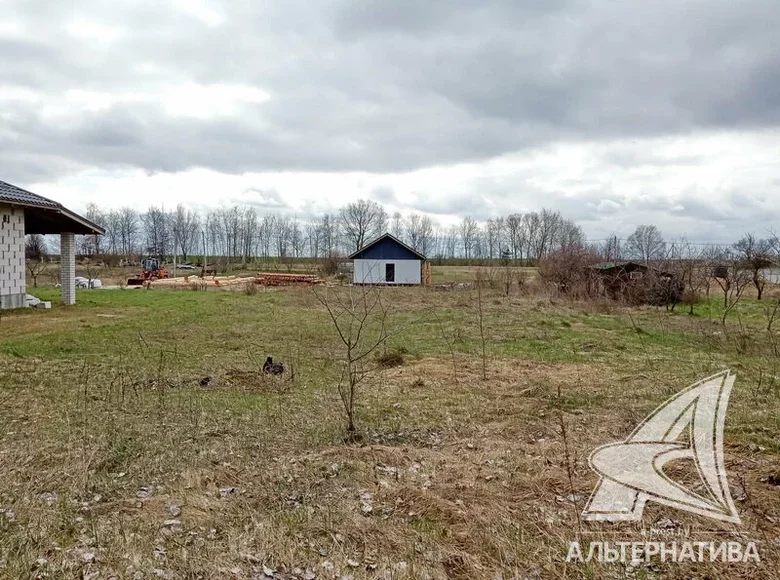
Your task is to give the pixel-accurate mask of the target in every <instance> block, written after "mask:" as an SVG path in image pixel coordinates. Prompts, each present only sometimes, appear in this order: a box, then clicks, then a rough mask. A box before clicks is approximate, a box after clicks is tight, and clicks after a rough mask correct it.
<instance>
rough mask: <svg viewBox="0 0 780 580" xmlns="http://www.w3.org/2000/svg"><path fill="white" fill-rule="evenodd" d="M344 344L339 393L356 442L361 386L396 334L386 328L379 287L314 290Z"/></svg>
mask: <svg viewBox="0 0 780 580" xmlns="http://www.w3.org/2000/svg"><path fill="white" fill-rule="evenodd" d="M315 296H316V297H317V300H318V301H319V302H320V304H322V306H323V307H324V308H325V310H326V311H327V313H328V316H329V317H330V320H331V322H332V324H333V327H334V328H335V330H336V334H337V335H338V337H339V341H340V342H341V344H342V347H343V349H342V356H341V367H342V368H341V376H340V378H339V383H338V392H339V398H340V399H341V403H342V405H343V407H344V413H345V417H346V424H347V425H346V426H347V435H348V437H349V439H350V440H356V439H357V438H358V435H357V427H356V421H355V411H356V405H357V399H358V396H359V389H360V385H361V384H362V383H363V382H364V381H365V380H366V379H367V378H368V377H369V376H370V375H371V373H372V372H374V371H375V370H376V365H374V364H373V361H372V360H371V355H372V354H373V353H374V352H375V351H376V350H377V349H379V348H380V347H382V346H383V345H384V344H385V342H386V341H387V339H388V338H389V337H390V336H391V335H392V334H394V333H393V332H391V331H390V330H389V329H388V327H387V317H388V314H389V312H390V309H389V305H388V304H386V303H385V302H384V301H383V299H382V290H381V289H380V287H378V286H349V287H347V288H325V289H324V290H323V291H319V290H315Z"/></svg>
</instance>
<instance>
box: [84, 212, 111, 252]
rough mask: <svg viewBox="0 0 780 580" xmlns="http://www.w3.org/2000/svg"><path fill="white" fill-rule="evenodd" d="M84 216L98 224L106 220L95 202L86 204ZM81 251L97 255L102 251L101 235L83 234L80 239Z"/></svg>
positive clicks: (103, 248) (101, 224)
mask: <svg viewBox="0 0 780 580" xmlns="http://www.w3.org/2000/svg"><path fill="white" fill-rule="evenodd" d="M84 217H86V218H87V219H88V220H89V221H91V222H92V223H94V224H97V225H99V226H103V225H104V224H105V222H106V214H104V213H103V212H102V211H101V210H100V208H99V207H98V206H97V204H96V203H88V204H87V212H86V215H85V216H84ZM81 251H82V253H83V254H85V255H87V256H99V255H100V254H102V253H104V252H105V247H104V239H103V236H102V235H98V234H90V235H87V236H84V237H83V238H82V239H81Z"/></svg>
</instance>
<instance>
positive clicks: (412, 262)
mask: <svg viewBox="0 0 780 580" xmlns="http://www.w3.org/2000/svg"><path fill="white" fill-rule="evenodd" d="M349 259H350V260H352V262H353V269H352V283H353V284H383V285H419V284H421V283H422V279H423V264H425V263H426V262H425V256H423V255H422V254H421V253H420V252H418V251H416V250H414V249H412V248H410V247H409V246H407V245H406V244H404V243H403V242H402V241H401V240H399V239H398V238H396V237H394V236H391V235H390V234H385V235H383V236H381V237H379V238H377V239H376V240H374V241H372V242H371V243H369V244H367V245H365V246H363V247H362V248H360V249H359V250H358V251H357V252H355V253H354V254H352V255H351V256H349Z"/></svg>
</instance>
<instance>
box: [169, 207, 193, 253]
mask: <svg viewBox="0 0 780 580" xmlns="http://www.w3.org/2000/svg"><path fill="white" fill-rule="evenodd" d="M171 226H172V228H173V244H174V246H175V251H176V252H177V253H179V254H180V255H181V258H182V261H184V262H186V261H187V256H189V254H190V253H191V252H192V249H193V248H194V247H196V245H197V243H198V233H199V231H200V219H199V218H198V214H196V213H195V212H194V211H192V210H189V209H187V208H185V207H184V206H183V205H182V204H179V205H178V206H176V211H175V212H174V214H173V217H172V219H171Z"/></svg>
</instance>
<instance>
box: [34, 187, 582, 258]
mask: <svg viewBox="0 0 780 580" xmlns="http://www.w3.org/2000/svg"><path fill="white" fill-rule="evenodd" d="M85 217H86V218H88V219H89V220H91V221H93V222H94V223H96V224H99V225H101V226H102V227H104V228H105V230H106V234H105V235H104V236H91V235H90V236H83V237H82V239H81V240H80V245H79V253H80V254H81V255H83V256H108V255H113V256H123V257H133V256H136V257H137V256H141V255H152V256H161V257H165V258H173V257H176V258H177V259H178V260H181V261H185V262H186V261H188V260H191V259H193V258H195V257H197V258H198V259H200V258H201V257H203V256H204V255H205V256H207V257H223V258H227V259H230V260H232V261H243V262H248V261H252V260H254V259H257V258H314V259H317V258H334V257H343V256H346V255H349V254H351V253H352V252H354V251H356V250H358V249H360V248H361V247H363V246H364V245H365V244H367V243H368V242H370V241H371V240H372V239H374V238H376V237H378V236H380V235H382V234H384V233H385V232H389V233H391V234H392V235H394V236H395V237H397V238H398V239H400V240H401V241H403V242H404V243H406V244H407V245H409V246H410V247H412V248H414V249H415V250H416V251H418V252H420V253H421V254H424V255H426V256H428V257H429V258H431V259H451V258H464V259H468V260H481V259H496V258H512V259H514V260H527V261H533V260H538V259H539V258H541V257H543V256H545V255H547V254H548V253H550V252H552V251H555V250H557V249H560V248H562V247H566V246H568V245H572V244H584V243H585V235H584V233H583V231H582V228H580V227H579V226H578V225H577V224H575V223H574V222H573V221H572V220H569V219H566V218H564V217H563V216H562V215H561V214H560V212H558V211H554V210H550V209H542V210H540V211H538V212H536V211H535V212H527V213H524V214H519V213H513V214H511V215H508V216H506V217H498V218H495V219H489V220H487V221H486V222H479V221H477V220H475V219H474V218H472V217H469V216H467V217H464V218H462V219H461V220H460V221H459V222H458V223H456V224H453V225H450V226H449V227H444V226H442V225H441V224H439V223H438V222H436V221H435V220H434V219H432V218H431V217H430V216H427V215H421V214H417V213H412V214H410V215H407V216H402V215H401V214H400V213H397V212H396V213H394V214H392V215H390V214H388V212H386V211H385V209H384V208H383V207H382V206H381V205H380V204H378V203H376V202H374V201H368V200H358V201H355V202H352V203H348V204H346V205H345V206H343V207H342V208H340V209H339V210H338V211H336V212H333V213H326V214H323V215H322V216H320V217H318V218H314V219H308V220H304V219H299V218H297V217H295V216H290V215H287V214H284V213H281V212H264V213H259V212H258V211H257V210H256V209H255V208H254V207H251V206H233V207H229V208H218V209H212V210H208V211H205V212H198V211H195V210H193V209H191V208H188V207H186V206H184V205H181V204H180V205H178V206H177V207H176V208H175V209H173V210H167V209H165V208H164V207H162V206H151V207H149V208H148V209H147V210H146V211H145V212H138V211H136V210H134V209H132V208H129V207H125V208H120V209H115V210H103V209H101V208H100V207H99V206H98V205H97V204H94V203H92V204H89V205H88V207H87V211H86V213H85ZM29 243H30V244H33V242H31V241H30V242H29ZM45 243H46V242H44V241H43V240H41V239H35V241H34V246H35V247H40V246H41V245H42V244H45ZM49 249H51V250H52V251H55V250H56V248H54V247H53V246H52V247H51V248H49Z"/></svg>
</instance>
